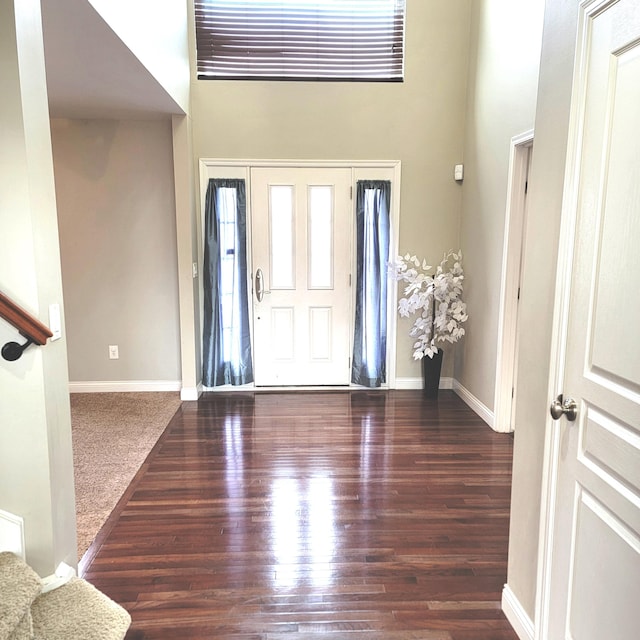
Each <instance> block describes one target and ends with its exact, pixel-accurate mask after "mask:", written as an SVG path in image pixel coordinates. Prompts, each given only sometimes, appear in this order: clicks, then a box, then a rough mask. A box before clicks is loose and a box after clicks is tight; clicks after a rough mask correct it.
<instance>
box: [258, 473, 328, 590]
mask: <svg viewBox="0 0 640 640" xmlns="http://www.w3.org/2000/svg"><path fill="white" fill-rule="evenodd" d="M333 499H334V491H333V482H332V480H331V478H329V477H326V476H319V477H312V478H309V479H304V480H300V479H296V478H275V479H274V480H273V485H272V491H271V530H272V540H271V545H272V550H273V554H274V557H275V561H276V568H275V575H274V586H277V587H294V586H296V585H297V584H298V583H299V582H300V581H301V580H305V581H306V582H308V583H310V584H313V585H314V586H324V585H327V584H330V582H331V578H332V575H333V572H332V569H331V567H332V560H333V557H334V544H335V513H334V508H333ZM303 542H304V546H303Z"/></svg>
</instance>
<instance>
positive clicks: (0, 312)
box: [0, 292, 53, 361]
mask: <svg viewBox="0 0 640 640" xmlns="http://www.w3.org/2000/svg"><path fill="white" fill-rule="evenodd" d="M0 317H2V318H4V319H5V320H6V321H7V322H8V323H9V324H10V325H12V326H13V327H15V328H16V329H17V330H18V333H20V335H21V336H23V337H24V338H26V339H27V341H26V342H25V343H24V344H18V343H17V342H7V343H6V344H5V345H4V346H3V347H2V357H3V358H4V359H5V360H9V361H13V360H17V359H18V358H19V357H20V356H21V355H22V353H23V351H24V350H25V349H26V348H27V347H28V346H29V345H32V344H37V345H40V346H42V345H44V344H46V343H47V339H48V338H51V337H52V336H53V333H52V332H51V330H50V329H49V327H47V326H46V325H44V324H42V322H40V320H38V319H37V318H34V317H33V316H32V315H31V314H30V313H29V312H28V311H25V310H24V309H23V308H22V307H20V306H18V305H17V304H16V303H15V302H14V301H13V300H11V299H10V298H8V297H7V296H5V295H4V294H3V293H2V292H0Z"/></svg>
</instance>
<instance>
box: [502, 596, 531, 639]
mask: <svg viewBox="0 0 640 640" xmlns="http://www.w3.org/2000/svg"><path fill="white" fill-rule="evenodd" d="M502 611H503V613H504V615H505V616H506V618H507V620H508V621H509V623H510V624H511V626H512V627H513V630H514V631H515V632H516V634H517V635H518V638H520V640H533V639H534V638H535V628H534V626H533V621H532V620H531V618H530V617H529V616H528V615H527V612H526V611H525V610H524V607H523V606H522V605H521V604H520V601H519V600H518V598H516V596H515V594H514V593H513V591H511V588H510V587H509V585H508V584H505V585H504V589H503V590H502Z"/></svg>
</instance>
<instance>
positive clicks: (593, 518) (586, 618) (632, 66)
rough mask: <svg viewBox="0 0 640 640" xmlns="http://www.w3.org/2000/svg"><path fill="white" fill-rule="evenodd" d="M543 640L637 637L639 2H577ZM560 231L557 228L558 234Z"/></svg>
mask: <svg viewBox="0 0 640 640" xmlns="http://www.w3.org/2000/svg"><path fill="white" fill-rule="evenodd" d="M580 33H581V35H580V38H579V40H580V46H579V47H578V60H577V63H576V69H578V75H577V81H576V83H575V84H574V94H573V100H574V107H575V108H574V111H573V113H574V118H575V121H574V126H575V132H576V136H575V137H576V144H575V148H574V149H575V171H573V181H574V182H573V185H572V188H571V189H570V193H573V194H574V197H573V198H570V200H573V205H569V208H568V209H567V210H566V211H565V214H567V215H569V219H571V220H573V216H574V215H575V226H573V223H572V224H570V225H568V226H567V227H566V229H569V228H570V230H569V231H567V236H565V237H570V236H571V233H572V232H575V237H574V238H573V239H572V242H571V243H570V244H569V245H568V246H573V247H574V248H573V259H572V261H571V264H572V266H571V277H570V281H569V282H568V284H569V286H570V295H569V299H568V300H569V305H568V312H567V314H566V332H567V333H566V353H565V358H564V372H563V374H561V375H560V377H561V378H562V377H563V378H564V380H563V382H562V387H561V389H560V390H562V391H563V393H564V395H565V398H564V399H565V400H566V399H567V396H571V397H572V398H573V399H574V400H575V402H576V406H577V419H575V421H573V422H570V421H569V420H568V419H567V416H566V415H564V416H562V417H561V418H560V421H559V423H558V424H557V425H556V426H555V428H557V429H559V430H560V431H559V432H557V433H558V438H557V441H556V443H557V452H556V454H557V455H556V456H555V460H556V463H557V476H556V477H557V487H556V493H555V495H556V500H557V502H556V505H555V511H554V513H553V519H552V520H553V527H552V529H553V546H552V554H551V558H552V560H551V574H550V582H549V584H550V591H549V592H548V594H547V595H548V605H547V606H548V611H549V616H548V630H547V631H548V634H547V635H545V636H544V637H549V638H572V639H574V640H602V639H603V638H616V640H624V639H628V640H632V639H634V640H635V639H636V638H638V637H640V335H639V333H638V331H639V329H640V322H639V320H640V251H639V247H640V142H639V141H640V3H638V2H637V0H619V2H617V3H613V2H602V1H600V2H590V3H583V8H582V12H581V32H580ZM563 224H564V223H563Z"/></svg>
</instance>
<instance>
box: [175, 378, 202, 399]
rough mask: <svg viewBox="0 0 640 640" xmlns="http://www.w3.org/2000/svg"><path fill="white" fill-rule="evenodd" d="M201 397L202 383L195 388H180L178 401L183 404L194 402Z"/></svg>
mask: <svg viewBox="0 0 640 640" xmlns="http://www.w3.org/2000/svg"><path fill="white" fill-rule="evenodd" d="M201 395H202V382H199V383H198V386H196V387H182V389H180V400H182V401H183V402H194V401H196V400H197V399H198V398H199V397H200V396H201Z"/></svg>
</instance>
